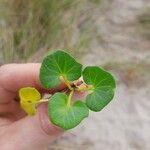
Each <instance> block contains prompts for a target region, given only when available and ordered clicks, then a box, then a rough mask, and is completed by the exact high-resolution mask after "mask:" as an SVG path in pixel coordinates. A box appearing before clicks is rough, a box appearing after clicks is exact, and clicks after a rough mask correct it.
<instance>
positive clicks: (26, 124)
mask: <svg viewBox="0 0 150 150" xmlns="http://www.w3.org/2000/svg"><path fill="white" fill-rule="evenodd" d="M39 68H40V64H9V65H4V66H1V67H0V147H1V148H0V149H1V150H42V149H44V148H45V147H47V146H48V145H49V143H51V142H52V141H53V140H54V139H56V137H58V136H59V135H61V133H63V131H62V129H59V128H58V127H56V126H54V125H53V124H52V123H50V121H49V119H48V116H47V109H46V104H41V105H40V106H39V107H38V113H37V114H36V115H35V116H33V117H30V116H26V114H25V112H24V111H23V110H22V109H21V108H20V104H19V98H18V90H19V89H20V88H21V87H27V86H31V87H35V88H37V89H38V90H39V91H40V92H41V93H43V92H44V89H43V88H42V87H41V85H40V83H39V79H38V75H39ZM63 88H64V85H63V84H61V85H60V86H59V87H57V88H56V89H54V91H57V90H58V91H60V90H62V89H63ZM50 92H51V91H50Z"/></svg>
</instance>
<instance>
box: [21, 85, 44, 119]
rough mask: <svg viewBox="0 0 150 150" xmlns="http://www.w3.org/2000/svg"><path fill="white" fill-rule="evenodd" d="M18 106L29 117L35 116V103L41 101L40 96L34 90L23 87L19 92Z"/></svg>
mask: <svg viewBox="0 0 150 150" xmlns="http://www.w3.org/2000/svg"><path fill="white" fill-rule="evenodd" d="M19 97H20V104H21V107H22V108H23V110H24V111H25V112H26V113H27V114H28V115H30V116H32V115H35V114H36V112H37V110H36V107H35V105H36V103H37V102H38V101H39V100H40V99H41V95H40V93H39V92H38V90H36V89H35V88H32V87H24V88H21V89H20V90H19Z"/></svg>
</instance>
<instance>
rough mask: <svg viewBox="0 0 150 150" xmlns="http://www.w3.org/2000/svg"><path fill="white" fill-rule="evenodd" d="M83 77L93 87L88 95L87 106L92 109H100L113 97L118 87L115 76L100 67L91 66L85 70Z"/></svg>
mask: <svg viewBox="0 0 150 150" xmlns="http://www.w3.org/2000/svg"><path fill="white" fill-rule="evenodd" d="M83 79H84V81H85V83H86V84H87V85H91V86H92V87H93V88H92V90H91V93H90V94H89V95H87V97H86V105H87V107H88V108H89V109H91V110H92V111H100V110H101V109H103V108H104V107H105V106H106V105H107V104H108V103H109V102H110V101H111V100H112V99H113V96H114V89H115V87H116V85H115V80H114V78H113V76H112V75H111V74H110V73H108V72H106V71H104V70H103V69H101V68H99V67H96V66H89V67H86V68H85V69H84V71H83Z"/></svg>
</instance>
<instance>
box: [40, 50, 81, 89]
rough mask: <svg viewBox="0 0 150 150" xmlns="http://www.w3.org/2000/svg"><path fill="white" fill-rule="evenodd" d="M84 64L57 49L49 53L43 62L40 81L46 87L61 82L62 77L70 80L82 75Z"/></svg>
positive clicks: (54, 85)
mask: <svg viewBox="0 0 150 150" xmlns="http://www.w3.org/2000/svg"><path fill="white" fill-rule="evenodd" d="M81 70H82V65H81V64H79V63H78V62H76V60H75V59H74V58H73V57H71V56H70V55H69V54H68V53H66V52H64V51H60V50H58V51H56V52H54V53H53V54H50V55H48V56H47V57H46V58H45V59H44V60H43V62H42V66H41V69H40V81H41V83H42V85H43V86H44V87H45V88H48V89H49V88H53V87H56V86H57V85H59V84H60V77H61V76H62V77H64V78H67V80H69V81H73V80H77V79H78V78H79V77H80V76H81Z"/></svg>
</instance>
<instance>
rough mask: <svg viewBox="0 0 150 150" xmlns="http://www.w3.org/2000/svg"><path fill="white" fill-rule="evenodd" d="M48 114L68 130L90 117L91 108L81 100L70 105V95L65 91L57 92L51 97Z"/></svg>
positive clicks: (54, 121)
mask: <svg viewBox="0 0 150 150" xmlns="http://www.w3.org/2000/svg"><path fill="white" fill-rule="evenodd" d="M48 114H49V117H50V120H51V121H52V122H53V123H54V124H55V125H57V126H58V127H61V128H63V129H65V130H68V129H71V128H74V127H75V126H77V125H78V124H79V123H80V122H81V121H82V120H83V119H84V118H86V117H88V115H89V109H88V108H87V106H86V105H85V104H84V103H83V102H81V101H76V102H75V103H74V104H73V105H68V96H67V95H65V94H63V93H56V94H54V95H53V96H52V97H51V98H50V101H49V104H48Z"/></svg>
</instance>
